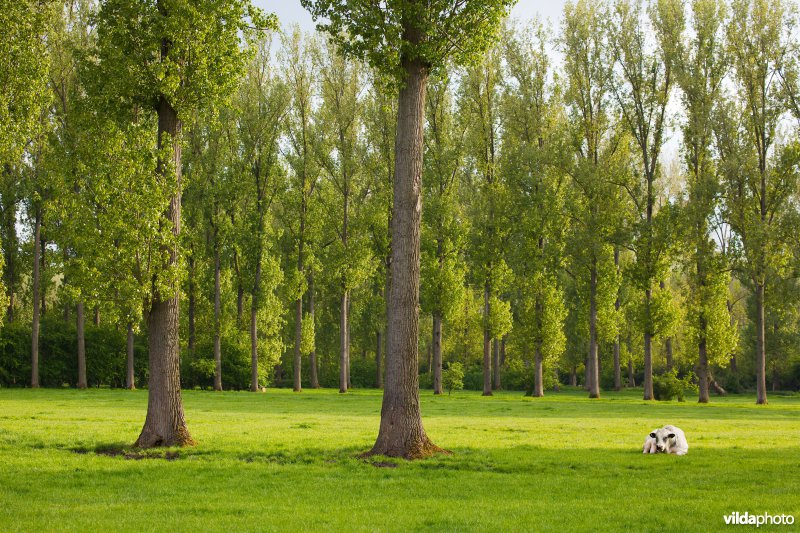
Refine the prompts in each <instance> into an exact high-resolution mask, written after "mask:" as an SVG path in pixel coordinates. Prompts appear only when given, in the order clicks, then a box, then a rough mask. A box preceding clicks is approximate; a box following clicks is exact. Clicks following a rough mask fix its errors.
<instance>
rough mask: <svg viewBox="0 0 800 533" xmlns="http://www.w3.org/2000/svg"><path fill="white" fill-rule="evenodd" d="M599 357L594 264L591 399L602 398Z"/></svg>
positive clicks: (591, 320)
mask: <svg viewBox="0 0 800 533" xmlns="http://www.w3.org/2000/svg"><path fill="white" fill-rule="evenodd" d="M599 366H600V365H599V361H598V356H597V267H596V265H595V262H594V261H593V262H592V271H591V275H590V279H589V376H588V378H589V398H599V397H600V368H599Z"/></svg>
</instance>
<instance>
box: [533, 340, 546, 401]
mask: <svg viewBox="0 0 800 533" xmlns="http://www.w3.org/2000/svg"><path fill="white" fill-rule="evenodd" d="M535 352H536V353H535V354H534V359H533V366H534V373H533V396H534V397H536V398H541V397H542V396H544V379H543V378H544V374H543V373H542V348H541V346H539V345H538V343H537V346H536V350H535Z"/></svg>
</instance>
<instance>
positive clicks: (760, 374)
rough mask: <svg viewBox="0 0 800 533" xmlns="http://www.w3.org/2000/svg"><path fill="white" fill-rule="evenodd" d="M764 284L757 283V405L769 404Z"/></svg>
mask: <svg viewBox="0 0 800 533" xmlns="http://www.w3.org/2000/svg"><path fill="white" fill-rule="evenodd" d="M764 322H765V320H764V283H762V282H756V403H757V404H758V405H766V404H767V352H766V329H765V324H764Z"/></svg>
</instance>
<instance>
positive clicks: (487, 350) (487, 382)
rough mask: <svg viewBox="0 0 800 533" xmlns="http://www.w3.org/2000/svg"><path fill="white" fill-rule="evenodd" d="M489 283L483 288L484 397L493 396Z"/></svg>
mask: <svg viewBox="0 0 800 533" xmlns="http://www.w3.org/2000/svg"><path fill="white" fill-rule="evenodd" d="M490 312H491V309H490V307H489V282H486V285H485V286H484V288H483V395H484V396H491V395H492V337H491V333H490V332H489V313H490Z"/></svg>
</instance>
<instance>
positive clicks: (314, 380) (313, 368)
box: [308, 272, 319, 389]
mask: <svg viewBox="0 0 800 533" xmlns="http://www.w3.org/2000/svg"><path fill="white" fill-rule="evenodd" d="M308 319H309V320H310V321H311V323H312V324H315V322H314V273H313V272H312V273H311V274H309V276H308ZM316 332H317V330H316V327H315V328H314V335H316V334H317V333H316ZM308 370H309V378H310V381H311V388H312V389H318V388H319V376H318V373H317V343H316V339H314V345H313V347H312V348H311V353H310V354H309V369H308Z"/></svg>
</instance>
